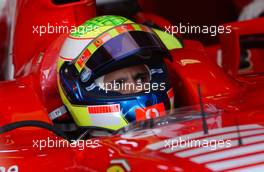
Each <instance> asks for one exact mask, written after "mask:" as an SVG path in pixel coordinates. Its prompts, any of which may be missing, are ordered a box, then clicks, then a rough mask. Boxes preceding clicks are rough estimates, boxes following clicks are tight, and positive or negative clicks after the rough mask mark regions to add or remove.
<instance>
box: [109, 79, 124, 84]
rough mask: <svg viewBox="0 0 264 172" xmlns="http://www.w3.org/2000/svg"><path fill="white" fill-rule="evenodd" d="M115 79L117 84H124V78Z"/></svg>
mask: <svg viewBox="0 0 264 172" xmlns="http://www.w3.org/2000/svg"><path fill="white" fill-rule="evenodd" d="M114 81H115V83H117V84H124V82H125V81H124V80H123V79H117V80H114ZM114 81H112V82H114Z"/></svg>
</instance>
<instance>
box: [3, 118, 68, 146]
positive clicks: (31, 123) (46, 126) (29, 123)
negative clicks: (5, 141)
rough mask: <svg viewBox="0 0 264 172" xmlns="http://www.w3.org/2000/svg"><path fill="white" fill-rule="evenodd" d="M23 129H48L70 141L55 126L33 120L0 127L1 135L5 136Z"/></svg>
mask: <svg viewBox="0 0 264 172" xmlns="http://www.w3.org/2000/svg"><path fill="white" fill-rule="evenodd" d="M22 127H38V128H43V129H47V130H49V131H51V132H53V133H54V134H56V135H57V136H59V137H62V138H64V139H66V140H68V141H69V138H68V137H67V136H66V135H65V134H64V133H63V132H62V131H61V130H59V129H57V128H56V127H54V126H53V125H51V124H49V123H46V122H42V121H33V120H29V121H19V122H14V123H10V124H7V125H5V126H1V127H0V134H4V133H6V132H9V131H12V130H15V129H17V128H22Z"/></svg>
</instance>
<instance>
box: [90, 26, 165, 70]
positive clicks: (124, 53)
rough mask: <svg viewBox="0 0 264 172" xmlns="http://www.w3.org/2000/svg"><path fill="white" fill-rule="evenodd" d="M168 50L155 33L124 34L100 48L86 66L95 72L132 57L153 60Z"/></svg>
mask: <svg viewBox="0 0 264 172" xmlns="http://www.w3.org/2000/svg"><path fill="white" fill-rule="evenodd" d="M166 52H167V49H166V48H165V46H164V45H163V43H162V42H161V40H160V39H159V38H158V36H156V34H154V33H150V32H142V31H133V32H125V33H122V34H120V35H118V36H116V37H114V38H112V39H110V40H109V41H107V42H106V43H105V44H103V45H102V46H101V47H99V48H98V49H97V50H96V52H95V53H94V54H93V55H92V56H91V58H90V59H89V60H88V61H87V62H86V64H85V66H86V67H87V68H89V69H90V70H92V71H93V72H95V71H96V70H97V69H100V68H102V67H103V66H105V65H107V64H109V63H110V62H113V61H119V60H122V59H124V58H126V57H129V56H131V55H139V56H141V57H142V58H151V57H153V56H155V55H156V54H162V53H163V54H165V53H166Z"/></svg>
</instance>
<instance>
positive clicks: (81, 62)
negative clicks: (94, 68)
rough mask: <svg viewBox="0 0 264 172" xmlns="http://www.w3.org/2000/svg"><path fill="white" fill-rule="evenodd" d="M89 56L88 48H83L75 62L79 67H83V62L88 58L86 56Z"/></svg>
mask: <svg viewBox="0 0 264 172" xmlns="http://www.w3.org/2000/svg"><path fill="white" fill-rule="evenodd" d="M90 56H91V53H90V51H89V50H88V49H85V51H84V52H83V54H82V55H81V57H80V58H79V59H78V60H77V64H78V65H79V66H80V68H83V67H84V65H85V62H86V61H87V60H88V58H89V57H90Z"/></svg>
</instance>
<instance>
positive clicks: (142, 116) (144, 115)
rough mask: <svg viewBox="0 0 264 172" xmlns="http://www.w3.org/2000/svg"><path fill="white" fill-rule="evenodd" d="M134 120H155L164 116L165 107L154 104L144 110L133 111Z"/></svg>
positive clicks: (161, 104)
mask: <svg viewBox="0 0 264 172" xmlns="http://www.w3.org/2000/svg"><path fill="white" fill-rule="evenodd" d="M135 112H136V120H137V121H142V120H146V119H151V118H157V117H160V116H164V115H165V113H164V112H165V107H164V104H163V103H159V104H155V105H153V106H149V107H146V108H138V109H136V110H135Z"/></svg>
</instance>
